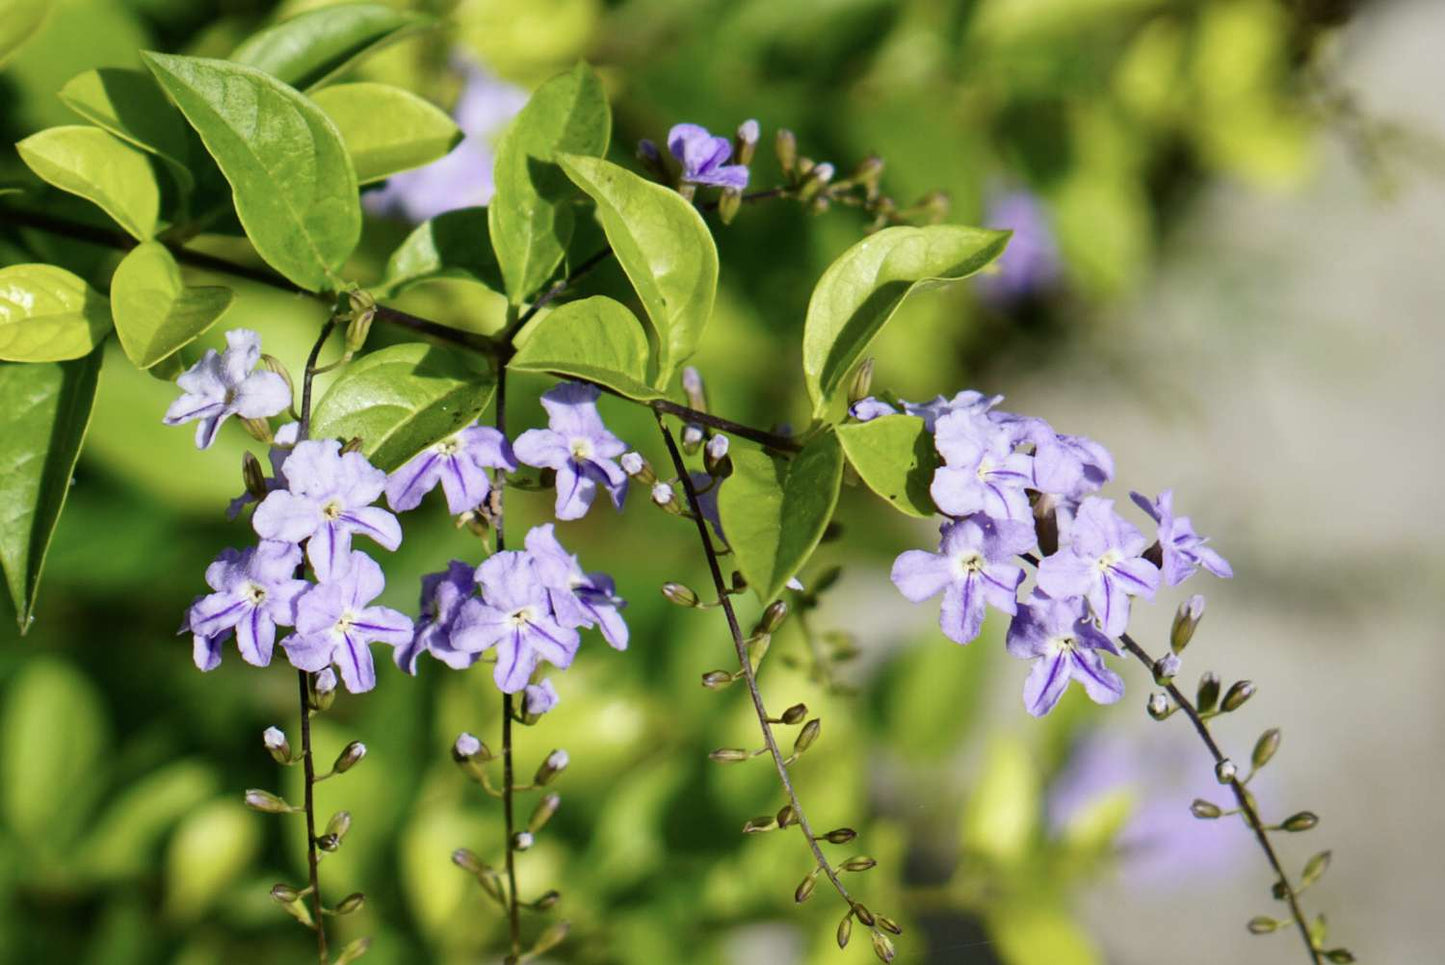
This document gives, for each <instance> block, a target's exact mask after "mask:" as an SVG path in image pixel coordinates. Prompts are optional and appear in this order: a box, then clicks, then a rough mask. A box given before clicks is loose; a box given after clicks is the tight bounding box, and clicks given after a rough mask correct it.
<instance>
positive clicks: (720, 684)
mask: <svg viewBox="0 0 1445 965" xmlns="http://www.w3.org/2000/svg"><path fill="white" fill-rule="evenodd" d="M736 679H737V678H736V677H734V676H733V675H732V674H731V673H730V672H728V671H726V670H709V671H708V672H707V673H705V674H703V675H702V685H703V686H704V687H706V688H707V689H708V690H721V689H722V688H724V687H726V686H728V685H729V684H731V683H732V682H733V681H735V680H736Z"/></svg>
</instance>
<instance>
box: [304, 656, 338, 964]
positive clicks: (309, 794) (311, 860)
mask: <svg viewBox="0 0 1445 965" xmlns="http://www.w3.org/2000/svg"><path fill="white" fill-rule="evenodd" d="M309 676H310V675H309V674H307V673H306V671H304V670H298V671H296V679H297V681H298V684H299V689H300V691H301V766H302V770H304V771H305V774H306V802H305V803H306V867H307V870H308V872H309V880H310V885H311V914H312V917H313V918H314V919H315V920H314V922H313V924H312V927H313V928H315V929H316V955H317V957H318V958H319V960H320V961H321V962H322V963H325V962H327V961H328V960H329V959H330V957H331V956H330V955H328V954H327V951H326V920H325V919H324V918H323V917H322V915H321V884H320V881H319V880H318V876H317V870H316V866H317V863H318V862H319V861H320V855H319V854H318V852H317V848H316V804H315V788H316V764H315V761H314V760H313V759H312V756H311V701H310V699H309V695H308V694H307V689H308V688H307V682H308V681H307V678H308V677H309Z"/></svg>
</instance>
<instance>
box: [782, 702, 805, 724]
mask: <svg viewBox="0 0 1445 965" xmlns="http://www.w3.org/2000/svg"><path fill="white" fill-rule="evenodd" d="M807 716H808V705H807V704H794V705H793V706H791V707H789V708H788V709H787V710H785V711H783V716H782V717H780V718H779V720H781V721H782V722H783V723H785V724H796V723H798V721H800V720H802V719H803V718H804V717H807Z"/></svg>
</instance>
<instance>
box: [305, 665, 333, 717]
mask: <svg viewBox="0 0 1445 965" xmlns="http://www.w3.org/2000/svg"><path fill="white" fill-rule="evenodd" d="M311 697H312V699H311V706H312V707H314V708H315V709H316V710H325V709H326V708H328V707H330V706H331V702H332V701H333V700H335V699H336V671H335V670H333V669H331V668H330V667H327V668H325V669H324V670H322V671H321V672H320V673H318V674H316V675H315V676H313V677H312V678H311Z"/></svg>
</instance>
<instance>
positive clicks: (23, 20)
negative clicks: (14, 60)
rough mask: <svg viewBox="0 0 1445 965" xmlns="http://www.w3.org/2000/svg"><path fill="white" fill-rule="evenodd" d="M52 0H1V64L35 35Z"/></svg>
mask: <svg viewBox="0 0 1445 965" xmlns="http://www.w3.org/2000/svg"><path fill="white" fill-rule="evenodd" d="M49 6H50V0H0V66H4V64H5V61H7V60H9V59H10V55H11V54H13V53H15V52H16V51H17V50H19V49H20V47H21V46H22V45H23V44H24V43H25V41H27V40H29V39H30V38H31V37H33V36H35V32H36V31H37V30H39V29H40V25H41V24H42V23H44V22H45V11H46V10H47V9H49Z"/></svg>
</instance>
